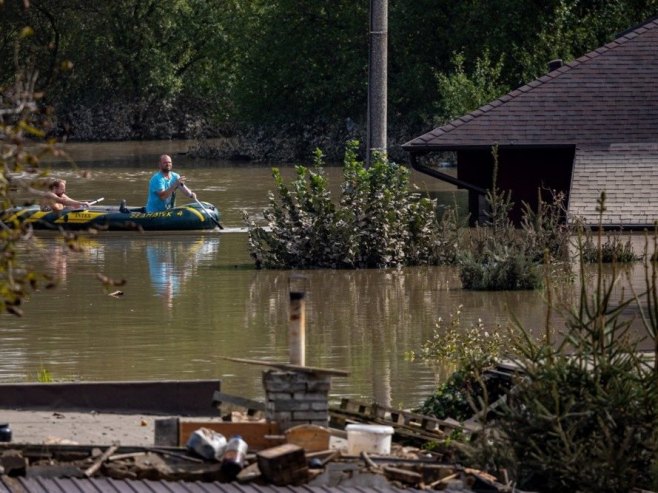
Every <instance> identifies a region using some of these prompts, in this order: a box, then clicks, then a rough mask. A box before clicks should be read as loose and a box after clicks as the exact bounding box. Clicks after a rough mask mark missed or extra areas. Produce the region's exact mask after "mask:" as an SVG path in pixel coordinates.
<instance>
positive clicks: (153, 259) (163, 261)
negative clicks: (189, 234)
mask: <svg viewBox="0 0 658 493" xmlns="http://www.w3.org/2000/svg"><path fill="white" fill-rule="evenodd" d="M218 250H219V237H204V238H181V239H177V238H176V239H153V240H150V241H148V243H147V244H146V258H147V259H148V269H149V276H150V278H151V285H152V286H153V289H154V290H155V293H156V295H157V296H160V297H161V298H162V299H163V301H164V304H165V306H166V307H167V308H168V309H171V308H173V306H174V300H175V299H176V298H177V297H178V296H179V295H180V294H181V292H182V290H183V287H184V286H185V284H186V283H187V281H188V280H189V279H191V278H192V277H194V275H195V274H196V271H197V267H198V266H199V263H200V262H201V261H202V260H213V259H214V258H215V256H216V254H217V251H218Z"/></svg>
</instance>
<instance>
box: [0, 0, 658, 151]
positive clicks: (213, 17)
mask: <svg viewBox="0 0 658 493" xmlns="http://www.w3.org/2000/svg"><path fill="white" fill-rule="evenodd" d="M368 7H369V2H366V1H361V2H354V1H347V0H336V1H333V2H312V1H311V2H308V1H307V2H300V1H296V0H250V1H244V0H221V1H216V0H176V1H166V2H162V1H158V0H115V1H111V2H88V1H84V0H69V1H66V2H63V1H61V0H31V1H30V2H27V1H25V0H7V1H4V2H0V33H2V35H1V37H0V86H2V87H8V86H9V85H11V83H12V81H13V79H14V76H15V73H16V70H15V69H16V63H17V61H18V60H20V62H21V64H22V65H23V67H24V68H25V69H26V70H27V71H28V72H29V74H30V75H31V76H33V77H34V79H35V87H37V88H38V90H39V91H44V93H45V99H44V100H43V102H44V103H46V104H48V105H49V106H50V107H52V108H53V111H54V113H53V116H54V122H55V125H54V127H53V128H52V130H51V131H52V132H53V133H55V134H57V135H59V136H62V137H67V138H69V139H77V140H85V141H87V140H129V139H151V138H200V139H203V138H204V137H212V136H221V137H224V139H222V142H223V145H222V146H220V147H210V146H207V145H205V146H204V145H202V146H200V148H199V149H198V152H199V154H200V155H206V156H217V157H233V158H236V159H254V160H262V161H269V162H276V161H285V162H296V161H298V160H310V159H311V156H312V153H313V151H314V150H315V149H316V148H321V149H323V150H324V152H325V154H326V155H327V159H328V160H329V161H332V162H333V161H339V160H340V159H341V157H342V153H343V148H344V144H345V142H346V141H347V140H350V139H357V140H360V141H361V142H364V141H365V137H366V129H365V123H366V122H365V118H366V99H367V98H366V90H367V71H368V67H367V61H368V25H369V21H368ZM655 14H656V4H655V1H653V0H615V1H610V2H574V1H565V0H548V1H544V2H531V1H528V0H501V1H496V2H491V1H488V0H476V1H471V2H455V1H453V0H431V1H428V0H400V1H396V2H389V16H388V50H389V56H388V59H389V66H388V96H389V97H388V114H389V130H390V136H389V142H390V143H391V152H392V153H393V155H395V154H394V153H395V152H396V149H397V147H396V146H397V144H400V143H402V142H405V141H407V140H409V139H410V138H412V137H414V136H416V135H417V134H418V133H420V132H425V131H427V130H428V129H429V128H432V127H434V126H437V125H439V124H441V123H443V122H445V121H447V120H450V119H452V118H454V117H457V116H459V115H462V114H464V113H466V112H468V111H470V110H473V109H475V108H476V107H478V106H479V105H482V104H484V103H486V102H488V101H490V100H492V99H494V98H495V97H497V96H500V95H501V94H504V93H505V92H506V91H508V90H510V89H512V88H515V87H518V86H519V85H521V84H523V83H526V82H528V81H530V80H532V79H534V78H535V77H537V76H539V75H541V74H543V73H545V72H546V70H547V68H546V67H547V63H548V61H550V60H552V59H556V58H561V59H564V60H565V61H569V60H572V59H574V58H575V57H578V56H580V55H582V54H584V53H586V52H587V51H590V50H592V49H594V48H596V47H598V46H601V45H603V44H604V43H606V42H608V41H610V40H611V39H613V38H614V36H615V35H616V34H617V33H619V32H621V31H623V30H626V29H627V28H629V27H630V26H632V25H634V24H637V23H639V22H642V21H644V20H646V19H647V18H649V17H651V16H653V15H655ZM25 28H29V30H30V34H31V35H30V36H25V31H24V29H25ZM17 41H20V43H18V44H17Z"/></svg>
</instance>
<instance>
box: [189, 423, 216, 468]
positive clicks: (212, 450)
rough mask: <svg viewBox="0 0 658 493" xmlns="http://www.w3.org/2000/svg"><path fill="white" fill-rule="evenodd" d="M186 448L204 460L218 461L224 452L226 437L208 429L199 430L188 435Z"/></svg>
mask: <svg viewBox="0 0 658 493" xmlns="http://www.w3.org/2000/svg"><path fill="white" fill-rule="evenodd" d="M186 446H187V448H188V450H192V451H193V452H195V453H196V454H198V455H199V456H201V457H203V458H204V459H209V460H219V459H221V458H222V455H224V451H225V450H226V437H225V436H224V435H222V434H221V433H217V432H216V431H214V430H211V429H209V428H199V429H198V430H195V431H194V432H192V434H190V438H188V439H187V444H186Z"/></svg>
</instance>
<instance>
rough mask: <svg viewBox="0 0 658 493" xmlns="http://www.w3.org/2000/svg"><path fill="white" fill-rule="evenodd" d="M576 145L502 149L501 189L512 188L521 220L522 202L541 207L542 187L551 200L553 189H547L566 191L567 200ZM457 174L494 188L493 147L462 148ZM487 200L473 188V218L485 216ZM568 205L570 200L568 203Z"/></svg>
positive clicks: (515, 213)
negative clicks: (490, 148)
mask: <svg viewBox="0 0 658 493" xmlns="http://www.w3.org/2000/svg"><path fill="white" fill-rule="evenodd" d="M574 152H575V149H574V148H573V147H572V148H550V149H499V150H498V179H497V185H498V187H499V188H500V189H501V190H511V191H512V200H513V201H514V202H515V207H514V210H513V211H512V219H513V220H514V221H515V222H516V223H519V222H520V220H521V213H522V205H521V203H522V202H527V203H528V204H530V205H531V206H532V208H533V209H535V210H536V209H537V202H538V199H537V190H538V189H539V188H541V189H542V198H543V200H545V201H550V200H551V193H550V192H548V191H546V190H544V189H549V190H556V191H562V192H565V193H566V195H567V201H568V197H569V188H570V186H571V173H572V169H573V160H574ZM457 163H458V167H457V176H458V178H459V179H460V180H464V181H465V182H468V183H471V184H473V185H477V186H479V187H482V188H486V189H490V188H491V184H492V178H493V167H494V159H493V156H492V154H491V151H490V150H472V151H459V152H458V153H457ZM483 204H484V201H483V200H482V199H481V198H480V197H478V194H476V193H474V192H471V193H470V197H469V212H470V214H471V218H473V219H476V218H480V217H481V212H482V205H483ZM565 205H567V204H565Z"/></svg>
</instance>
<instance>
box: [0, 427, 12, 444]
mask: <svg viewBox="0 0 658 493" xmlns="http://www.w3.org/2000/svg"><path fill="white" fill-rule="evenodd" d="M0 442H11V428H10V427H9V423H0Z"/></svg>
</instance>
